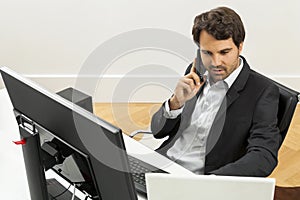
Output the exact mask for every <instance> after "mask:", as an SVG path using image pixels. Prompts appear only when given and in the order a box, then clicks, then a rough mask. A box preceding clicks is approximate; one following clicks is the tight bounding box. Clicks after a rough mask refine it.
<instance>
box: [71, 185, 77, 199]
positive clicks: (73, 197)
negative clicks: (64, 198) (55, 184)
mask: <svg viewBox="0 0 300 200" xmlns="http://www.w3.org/2000/svg"><path fill="white" fill-rule="evenodd" d="M75 192H76V184H75V183H74V190H73V195H72V200H74V199H75Z"/></svg>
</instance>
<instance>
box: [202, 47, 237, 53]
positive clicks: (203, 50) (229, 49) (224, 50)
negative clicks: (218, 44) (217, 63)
mask: <svg viewBox="0 0 300 200" xmlns="http://www.w3.org/2000/svg"><path fill="white" fill-rule="evenodd" d="M231 50H232V48H225V49H222V50H220V51H218V53H221V52H226V51H231ZM201 51H202V52H203V53H211V51H209V50H205V49H202V50H201Z"/></svg>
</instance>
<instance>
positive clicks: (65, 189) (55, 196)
mask: <svg viewBox="0 0 300 200" xmlns="http://www.w3.org/2000/svg"><path fill="white" fill-rule="evenodd" d="M71 185H72V184H70V185H69V187H68V188H66V189H65V190H64V191H63V192H61V193H60V194H58V195H56V196H55V197H53V199H56V198H57V197H59V196H61V195H63V194H64V193H65V192H66V191H68V190H69V188H70V187H71Z"/></svg>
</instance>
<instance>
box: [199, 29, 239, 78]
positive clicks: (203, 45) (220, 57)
mask: <svg viewBox="0 0 300 200" xmlns="http://www.w3.org/2000/svg"><path fill="white" fill-rule="evenodd" d="M199 41H200V50H201V57H202V62H203V64H204V66H205V68H206V70H207V71H208V73H209V76H210V78H211V79H212V81H213V82H217V81H220V80H224V79H225V78H227V77H228V76H229V75H230V74H231V73H232V72H233V71H234V70H235V69H236V68H237V67H238V66H239V55H240V53H241V51H242V48H243V43H241V44H240V46H239V48H238V47H237V46H236V45H235V44H234V42H233V40H232V38H229V39H226V40H217V39H215V38H214V37H213V36H212V35H210V34H208V33H207V32H206V31H205V30H202V31H201V33H200V38H199Z"/></svg>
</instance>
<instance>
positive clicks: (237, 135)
mask: <svg viewBox="0 0 300 200" xmlns="http://www.w3.org/2000/svg"><path fill="white" fill-rule="evenodd" d="M192 34H193V39H194V41H195V43H196V44H198V45H199V48H200V54H201V57H202V63H203V66H204V67H205V69H206V70H207V71H206V73H205V74H204V80H203V81H202V82H201V80H200V77H199V76H198V75H197V73H196V70H195V61H194V62H193V63H192V64H191V65H190V66H189V67H188V68H187V70H186V73H185V76H183V77H182V78H181V79H180V80H179V81H178V83H177V86H176V88H175V90H174V94H173V95H172V96H171V98H170V99H168V100H167V101H166V102H164V103H163V105H162V106H161V108H160V109H159V110H158V111H157V112H156V113H155V114H154V115H153V117H152V121H151V131H152V132H153V134H154V137H155V138H164V137H168V139H167V140H166V141H165V142H164V143H163V144H162V146H161V147H160V148H159V149H158V151H159V152H160V153H162V154H164V155H166V156H167V157H169V158H170V159H172V160H174V161H175V162H177V163H179V164H180V165H182V166H184V167H185V168H187V169H189V170H191V171H193V172H194V173H196V174H216V175H236V176H262V177H265V176H268V175H269V174H270V173H271V172H272V171H273V169H274V168H275V166H276V165H277V152H278V148H279V141H280V134H279V129H278V127H277V111H278V102H279V89H278V88H277V86H275V85H274V84H273V83H272V82H270V81H269V80H268V79H267V78H265V77H264V76H262V75H260V74H259V73H257V72H255V71H253V70H252V69H251V68H250V66H249V64H248V63H247V61H246V59H245V58H244V57H242V56H241V55H240V54H241V52H242V49H243V43H244V38H245V30H244V26H243V23H242V21H241V19H240V17H239V15H238V14H237V13H236V12H235V11H234V10H232V9H230V8H227V7H218V8H215V9H212V10H210V11H208V12H205V13H202V14H200V15H198V16H196V18H195V20H194V25H193V30H192Z"/></svg>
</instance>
